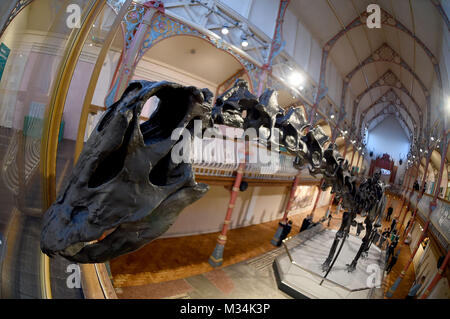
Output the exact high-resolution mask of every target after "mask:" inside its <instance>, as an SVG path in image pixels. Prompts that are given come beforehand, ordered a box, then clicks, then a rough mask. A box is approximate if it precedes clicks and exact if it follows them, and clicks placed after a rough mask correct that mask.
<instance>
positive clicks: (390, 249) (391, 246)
mask: <svg viewBox="0 0 450 319" xmlns="http://www.w3.org/2000/svg"><path fill="white" fill-rule="evenodd" d="M395 246H396V245H394V243H391V244H390V245H389V247H388V249H387V252H386V263H388V261H389V258H390V257H391V256H392V255H393V254H394V249H395Z"/></svg>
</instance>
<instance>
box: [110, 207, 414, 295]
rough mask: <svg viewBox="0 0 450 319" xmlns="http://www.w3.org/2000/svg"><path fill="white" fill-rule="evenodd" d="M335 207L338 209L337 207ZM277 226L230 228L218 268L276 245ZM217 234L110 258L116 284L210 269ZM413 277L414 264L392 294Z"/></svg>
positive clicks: (403, 258)
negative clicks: (220, 264) (221, 262)
mask: <svg viewBox="0 0 450 319" xmlns="http://www.w3.org/2000/svg"><path fill="white" fill-rule="evenodd" d="M400 204H401V203H400V202H398V201H393V202H392V206H393V207H394V213H393V215H392V216H393V217H396V216H398V214H399V208H400V207H399V206H400ZM325 211H326V207H323V208H320V209H318V210H317V211H316V214H315V216H316V217H317V218H320V217H322V216H323V215H324V213H325ZM333 211H335V208H334V207H333ZM306 214H307V213H304V214H299V215H296V216H293V217H291V219H292V220H293V228H292V229H293V230H292V232H291V234H290V235H293V234H296V233H297V232H298V230H299V228H300V225H301V222H302V221H303V218H304V217H305V216H306ZM341 218H342V214H339V215H333V219H332V221H331V224H330V228H332V229H337V228H339V226H340V223H341ZM388 226H390V222H387V221H383V229H384V228H387V227H388ZM277 227H278V220H276V221H272V222H268V223H262V224H258V225H253V226H248V227H243V228H238V229H232V230H230V231H229V232H228V241H227V244H226V246H225V250H224V254H223V258H224V263H223V265H222V266H221V267H220V268H219V269H223V268H224V267H226V266H229V265H232V264H236V263H238V262H241V261H245V260H249V259H251V258H254V257H256V256H259V255H262V254H264V253H266V252H268V251H271V250H273V249H275V247H274V246H273V245H272V244H270V240H271V239H272V237H273V235H274V233H275V231H276V229H277ZM218 235H219V233H212V234H204V235H196V236H187V237H178V238H167V239H159V240H156V241H154V242H152V243H150V244H148V245H147V246H145V247H143V248H142V249H140V250H139V251H137V252H134V253H132V254H128V255H125V256H121V257H119V258H116V259H114V260H112V261H111V262H110V266H111V272H112V275H113V283H114V286H115V287H116V288H120V287H130V288H132V287H131V286H143V285H148V284H155V283H164V282H169V281H170V282H172V281H173V282H175V281H176V280H179V279H183V278H188V277H192V276H196V275H199V274H204V273H207V272H211V271H212V270H214V268H213V267H212V266H211V265H209V263H208V259H209V256H210V254H211V253H212V251H213V250H214V247H215V245H216V240H217V236H218ZM409 255H410V251H409V246H404V247H403V249H402V252H401V254H400V256H399V260H398V262H397V264H396V265H395V266H394V268H393V270H392V271H391V273H390V274H389V275H388V276H387V277H386V278H385V280H384V282H383V288H384V290H385V291H387V289H388V287H390V286H391V285H392V283H393V282H394V281H395V279H396V278H397V276H398V274H399V273H400V271H401V269H402V268H403V267H404V265H405V264H406V262H407V260H408V258H409ZM414 280H415V277H414V267H413V265H411V266H410V267H409V270H408V272H407V274H406V276H405V278H404V279H403V281H402V283H401V284H400V286H399V287H398V289H397V291H396V293H395V294H394V296H393V298H404V297H405V296H406V294H407V292H408V290H409V289H410V287H411V285H412V283H413V281H414Z"/></svg>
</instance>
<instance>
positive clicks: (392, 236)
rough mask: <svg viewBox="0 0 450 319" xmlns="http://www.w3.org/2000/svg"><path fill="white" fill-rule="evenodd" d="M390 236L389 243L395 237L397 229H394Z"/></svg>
mask: <svg viewBox="0 0 450 319" xmlns="http://www.w3.org/2000/svg"><path fill="white" fill-rule="evenodd" d="M390 235H391V238H390V240H391V242H393V241H394V239H395V236H397V229H394V230H393V231H392V233H391V234H390Z"/></svg>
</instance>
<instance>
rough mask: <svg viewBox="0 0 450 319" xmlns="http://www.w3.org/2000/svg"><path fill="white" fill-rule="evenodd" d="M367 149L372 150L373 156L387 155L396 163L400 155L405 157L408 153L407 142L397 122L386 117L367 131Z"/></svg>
mask: <svg viewBox="0 0 450 319" xmlns="http://www.w3.org/2000/svg"><path fill="white" fill-rule="evenodd" d="M367 148H368V149H369V150H374V155H375V156H377V155H381V154H383V153H388V154H389V155H390V156H391V158H393V159H394V160H395V161H396V162H398V160H399V159H400V155H402V157H405V155H406V154H407V153H408V149H409V141H408V137H407V136H406V135H405V132H404V131H403V129H402V127H401V126H400V125H399V123H398V121H397V120H396V119H395V118H394V117H392V116H388V117H386V118H385V119H384V120H383V121H382V122H381V123H380V124H378V125H377V126H376V127H375V128H374V129H372V130H371V131H369V138H368V141H367Z"/></svg>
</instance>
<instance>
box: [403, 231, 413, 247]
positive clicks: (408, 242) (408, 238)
mask: <svg viewBox="0 0 450 319" xmlns="http://www.w3.org/2000/svg"><path fill="white" fill-rule="evenodd" d="M411 240H412V236H411V233H408V236H406V239H405V244H406V245H409V244H410V243H411Z"/></svg>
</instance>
